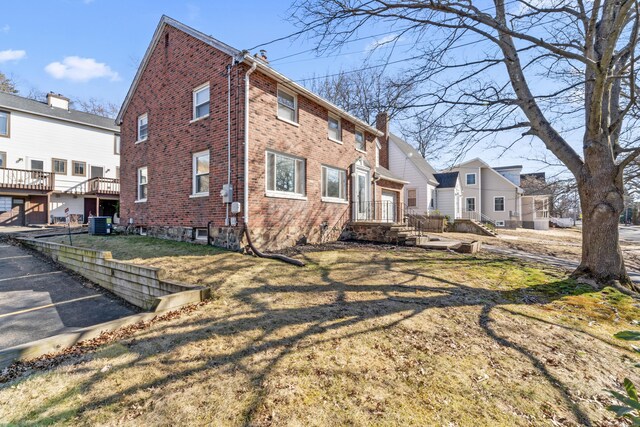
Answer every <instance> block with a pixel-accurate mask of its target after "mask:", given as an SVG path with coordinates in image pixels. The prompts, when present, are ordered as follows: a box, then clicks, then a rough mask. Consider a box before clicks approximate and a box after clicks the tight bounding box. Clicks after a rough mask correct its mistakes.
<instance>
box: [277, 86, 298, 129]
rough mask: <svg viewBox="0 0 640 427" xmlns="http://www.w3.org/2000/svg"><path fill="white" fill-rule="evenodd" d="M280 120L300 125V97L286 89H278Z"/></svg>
mask: <svg viewBox="0 0 640 427" xmlns="http://www.w3.org/2000/svg"><path fill="white" fill-rule="evenodd" d="M278 118H280V119H282V120H286V121H288V122H292V123H298V97H297V96H296V95H295V94H293V93H290V92H287V91H286V90H284V89H278Z"/></svg>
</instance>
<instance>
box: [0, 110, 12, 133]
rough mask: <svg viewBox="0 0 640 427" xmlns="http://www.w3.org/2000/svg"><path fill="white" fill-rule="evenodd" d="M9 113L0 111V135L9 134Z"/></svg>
mask: <svg viewBox="0 0 640 427" xmlns="http://www.w3.org/2000/svg"><path fill="white" fill-rule="evenodd" d="M10 117H11V114H10V113H9V112H7V111H0V136H6V137H8V136H9V118H10Z"/></svg>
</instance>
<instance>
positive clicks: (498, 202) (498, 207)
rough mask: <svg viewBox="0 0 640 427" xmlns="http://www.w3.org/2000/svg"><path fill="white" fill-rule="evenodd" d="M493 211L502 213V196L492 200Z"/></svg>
mask: <svg viewBox="0 0 640 427" xmlns="http://www.w3.org/2000/svg"><path fill="white" fill-rule="evenodd" d="M493 210H494V211H495V212H504V196H498V197H494V198H493Z"/></svg>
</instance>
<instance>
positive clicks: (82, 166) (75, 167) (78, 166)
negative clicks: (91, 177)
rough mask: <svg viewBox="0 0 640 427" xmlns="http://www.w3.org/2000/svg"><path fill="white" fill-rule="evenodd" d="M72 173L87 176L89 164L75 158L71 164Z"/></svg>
mask: <svg viewBox="0 0 640 427" xmlns="http://www.w3.org/2000/svg"><path fill="white" fill-rule="evenodd" d="M71 174H72V175H73V176H87V164H86V163H85V162H79V161H77V160H74V161H73V162H72V165H71Z"/></svg>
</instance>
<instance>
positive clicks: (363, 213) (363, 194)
mask: <svg viewBox="0 0 640 427" xmlns="http://www.w3.org/2000/svg"><path fill="white" fill-rule="evenodd" d="M353 200H354V202H355V205H354V217H355V219H356V221H367V220H370V219H372V218H371V207H370V206H369V205H370V203H369V172H368V171H364V170H356V173H355V176H354V182H353Z"/></svg>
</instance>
